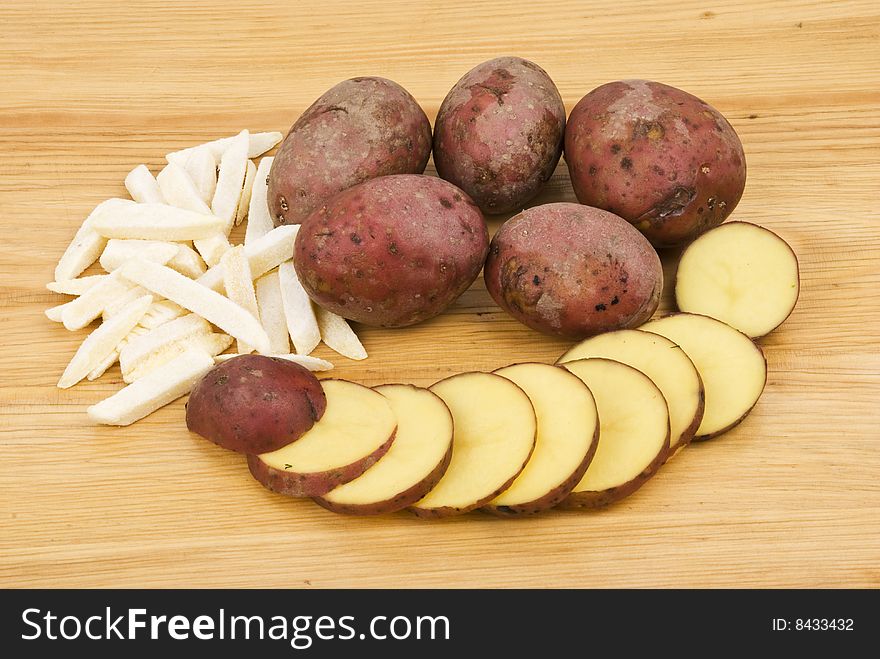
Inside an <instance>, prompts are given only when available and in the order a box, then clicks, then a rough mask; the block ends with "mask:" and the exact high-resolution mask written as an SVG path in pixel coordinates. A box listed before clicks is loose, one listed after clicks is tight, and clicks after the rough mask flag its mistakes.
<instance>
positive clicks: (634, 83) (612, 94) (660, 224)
mask: <svg viewBox="0 0 880 659" xmlns="http://www.w3.org/2000/svg"><path fill="white" fill-rule="evenodd" d="M565 160H566V163H567V164H568V171H569V174H570V176H571V182H572V185H573V186H574V191H575V194H576V195H577V198H578V200H579V201H580V202H581V203H583V204H587V205H589V206H596V207H598V208H603V209H605V210H608V211H610V212H612V213H616V214H617V215H620V216H621V217H623V218H624V219H626V220H627V221H629V222H631V223H632V224H633V225H635V226H636V227H637V228H638V229H639V230H640V231H641V232H642V233H644V234H645V235H646V236H647V237H648V239H649V240H650V241H651V243H652V244H654V245H655V246H657V247H668V246H672V245H677V244H681V243H684V242H687V241H689V240H691V239H693V238H696V237H697V236H698V235H700V234H701V233H704V232H705V231H708V230H709V229H711V228H713V227H715V226H718V225H719V224H721V223H722V222H723V221H724V220H725V219H726V218H727V217H728V216H729V215H730V213H731V212H732V211H733V209H734V208H735V207H736V205H737V203H739V200H740V197H742V193H743V189H744V188H745V183H746V159H745V154H744V152H743V147H742V143H741V142H740V139H739V137H738V136H737V134H736V131H735V130H734V129H733V127H732V126H731V125H730V123H728V121H727V119H725V118H724V117H723V116H722V115H721V113H720V112H718V111H717V110H716V109H715V108H713V107H712V106H711V105H709V104H708V103H706V102H704V101H702V100H700V99H699V98H697V97H696V96H692V95H691V94H688V93H687V92H685V91H682V90H680V89H677V88H675V87H670V86H668V85H664V84H661V83H659V82H652V81H648V80H624V81H620V82H611V83H608V84H605V85H602V86H601V87H598V88H596V89H594V90H593V91H591V92H590V93H589V94H587V95H586V96H584V97H583V98H582V99H581V100H580V101H579V102H578V104H577V105H576V106H575V107H574V109H573V110H572V111H571V115H570V116H569V119H568V125H567V126H566V130H565Z"/></svg>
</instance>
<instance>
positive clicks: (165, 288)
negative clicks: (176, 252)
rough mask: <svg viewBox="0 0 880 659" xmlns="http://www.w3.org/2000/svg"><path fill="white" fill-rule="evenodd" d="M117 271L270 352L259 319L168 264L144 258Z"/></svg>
mask: <svg viewBox="0 0 880 659" xmlns="http://www.w3.org/2000/svg"><path fill="white" fill-rule="evenodd" d="M116 272H119V273H120V274H121V275H122V277H124V278H125V279H128V280H129V281H133V282H135V283H137V284H140V285H141V286H143V287H144V288H146V289H147V290H150V291H153V292H154V293H157V294H158V295H161V296H162V297H165V298H167V299H169V300H171V301H172V302H176V303H177V304H179V305H180V306H182V307H184V308H186V309H189V310H190V311H192V312H193V313H197V314H198V315H200V316H201V317H202V318H204V319H205V320H207V321H208V322H210V323H213V324H214V325H216V326H217V327H219V328H220V329H222V330H223V331H224V332H226V333H227V334H230V335H232V336H234V337H235V338H236V339H239V340H241V341H244V342H246V343H249V344H251V345H252V346H254V347H255V348H256V349H257V350H259V351H260V352H269V337H268V336H266V332H265V331H264V330H263V327H262V326H261V325H260V323H259V321H258V320H257V319H256V318H254V317H253V316H252V315H251V314H250V313H249V312H247V311H245V310H244V309H242V308H241V307H240V306H238V305H237V304H235V302H232V301H231V300H230V299H228V298H225V297H223V296H222V295H220V294H219V293H217V292H216V291H212V290H211V289H210V288H207V287H205V286H202V285H201V284H199V283H198V282H195V281H193V280H192V279H187V278H186V277H184V276H183V275H182V274H180V273H179V272H175V271H174V270H172V269H171V268H168V267H167V266H164V265H156V264H155V263H150V262H149V261H144V260H143V259H134V260H132V261H129V262H128V263H126V264H125V265H124V266H122V267H121V268H120V269H119V270H117V271H116Z"/></svg>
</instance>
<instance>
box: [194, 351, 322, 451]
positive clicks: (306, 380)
mask: <svg viewBox="0 0 880 659" xmlns="http://www.w3.org/2000/svg"><path fill="white" fill-rule="evenodd" d="M326 407H327V398H326V396H325V395H324V390H323V389H322V387H321V383H320V382H319V381H318V379H317V378H316V377H315V376H314V375H312V373H311V372H310V371H308V370H307V369H305V368H303V367H302V366H300V365H299V364H295V363H293V362H291V361H288V360H286V359H277V358H274V357H265V356H263V355H240V356H238V357H233V358H232V359H229V360H227V361H225V362H222V363H220V364H218V365H217V366H215V367H214V368H212V369H211V370H210V371H208V373H207V374H206V375H205V376H204V377H203V378H202V379H201V380H200V381H199V383H198V384H196V386H195V388H194V389H193V390H192V393H191V394H190V397H189V402H188V403H187V405H186V427H187V428H189V430H190V431H192V432H194V433H197V434H199V435H201V436H202V437H204V438H205V439H208V440H210V441H212V442H214V443H215V444H217V445H219V446H222V447H223V448H228V449H230V450H232V451H238V452H239V453H265V452H268V451H274V450H277V449H279V448H281V447H283V446H286V445H287V444H290V443H291V442H294V441H296V440H298V439H299V438H300V437H301V436H302V435H303V434H305V433H306V431H308V430H309V429H311V427H312V426H313V425H314V424H315V422H316V421H318V420H319V419H320V418H321V417H322V416H323V414H324V410H325V409H326Z"/></svg>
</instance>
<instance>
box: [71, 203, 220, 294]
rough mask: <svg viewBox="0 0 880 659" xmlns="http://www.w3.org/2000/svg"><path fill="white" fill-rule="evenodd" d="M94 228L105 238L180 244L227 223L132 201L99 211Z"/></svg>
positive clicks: (174, 209) (211, 216) (165, 207)
mask: <svg viewBox="0 0 880 659" xmlns="http://www.w3.org/2000/svg"><path fill="white" fill-rule="evenodd" d="M92 228H93V229H94V230H95V231H97V232H98V233H99V234H101V235H102V236H104V237H105V238H139V239H142V240H170V241H177V240H195V239H197V238H207V237H208V236H211V235H213V234H216V233H217V232H218V231H220V230H221V229H222V228H223V221H222V220H221V219H220V218H217V217H214V216H213V215H203V214H202V213H193V212H192V211H188V210H184V209H182V208H175V207H174V206H168V205H167V204H136V203H134V202H128V203H127V204H125V205H120V206H115V205H114V206H111V207H110V208H105V209H101V210H99V211H98V212H97V213H96V214H95V217H94V219H93V220H92ZM56 279H57V277H56Z"/></svg>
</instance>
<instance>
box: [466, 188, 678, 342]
mask: <svg viewBox="0 0 880 659" xmlns="http://www.w3.org/2000/svg"><path fill="white" fill-rule="evenodd" d="M483 275H484V277H485V279H486V288H487V289H488V291H489V294H490V295H491V296H492V297H493V298H494V299H495V301H496V302H497V303H498V305H499V306H500V307H501V308H502V309H504V310H505V311H507V312H508V313H509V314H510V315H511V316H513V317H514V318H516V319H517V320H518V321H520V322H521V323H523V324H525V325H527V326H529V327H531V328H533V329H536V330H539V331H542V332H546V333H548V334H554V335H557V336H562V337H566V338H571V339H582V338H584V337H586V336H591V335H593V334H599V333H600V332H607V331H610V330H615V329H622V328H629V327H636V326H638V325H640V324H641V323H643V322H645V321H646V320H648V318H650V317H651V315H652V314H653V313H654V311H655V310H656V309H657V305H658V304H659V303H660V293H661V292H662V290H663V270H662V268H661V266H660V259H659V257H658V256H657V253H656V252H655V251H654V249H653V248H652V247H651V245H650V244H649V243H648V241H647V240H646V239H645V237H644V236H642V235H641V234H640V233H639V232H638V231H636V230H635V229H634V228H633V227H632V226H631V225H630V224H628V223H627V222H625V221H624V220H622V219H621V218H619V217H617V216H616V215H612V214H611V213H608V212H606V211H603V210H599V209H597V208H590V207H588V206H581V205H580V204H570V203H556V204H546V205H543V206H536V207H534V208H529V209H528V210H525V211H523V212H522V213H520V214H519V215H516V216H515V217H513V218H511V219H510V220H508V221H507V222H506V223H505V224H504V225H503V226H502V227H501V228H500V229H499V230H498V232H497V233H496V234H495V237H494V238H493V239H492V244H491V247H490V249H489V258H488V259H487V261H486V267H485V271H484V273H483Z"/></svg>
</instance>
